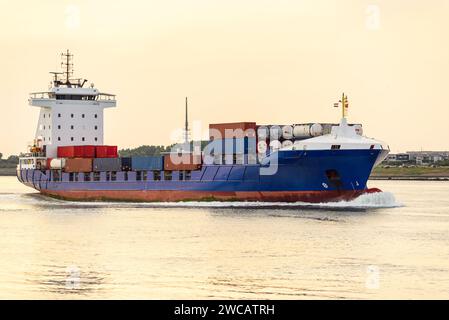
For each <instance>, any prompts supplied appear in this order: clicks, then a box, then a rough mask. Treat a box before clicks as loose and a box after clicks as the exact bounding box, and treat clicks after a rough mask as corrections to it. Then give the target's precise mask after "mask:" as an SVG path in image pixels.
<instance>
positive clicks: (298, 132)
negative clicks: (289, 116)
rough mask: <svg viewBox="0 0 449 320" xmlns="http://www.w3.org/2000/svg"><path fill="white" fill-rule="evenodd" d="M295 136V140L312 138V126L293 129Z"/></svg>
mask: <svg viewBox="0 0 449 320" xmlns="http://www.w3.org/2000/svg"><path fill="white" fill-rule="evenodd" d="M293 135H294V136H295V138H308V137H310V126H309V125H308V124H300V125H296V126H295V127H294V128H293Z"/></svg>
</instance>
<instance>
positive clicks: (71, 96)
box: [56, 94, 95, 100]
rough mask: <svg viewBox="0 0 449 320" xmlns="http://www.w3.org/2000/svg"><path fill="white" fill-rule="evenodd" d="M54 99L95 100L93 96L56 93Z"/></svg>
mask: <svg viewBox="0 0 449 320" xmlns="http://www.w3.org/2000/svg"><path fill="white" fill-rule="evenodd" d="M56 100H95V96H93V95H80V94H57V95H56Z"/></svg>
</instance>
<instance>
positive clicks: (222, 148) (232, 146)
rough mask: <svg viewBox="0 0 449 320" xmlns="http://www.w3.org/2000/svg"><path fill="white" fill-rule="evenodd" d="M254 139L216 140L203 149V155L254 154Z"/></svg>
mask: <svg viewBox="0 0 449 320" xmlns="http://www.w3.org/2000/svg"><path fill="white" fill-rule="evenodd" d="M256 148H257V145H256V138H249V137H245V138H228V139H216V140H213V141H211V142H209V144H208V145H207V146H206V147H205V148H204V153H205V154H248V153H256Z"/></svg>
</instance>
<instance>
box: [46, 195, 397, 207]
mask: <svg viewBox="0 0 449 320" xmlns="http://www.w3.org/2000/svg"><path fill="white" fill-rule="evenodd" d="M48 202H50V203H52V204H56V205H58V204H59V205H61V206H64V205H70V206H74V207H78V206H79V207H82V206H90V207H92V206H94V207H99V208H101V207H115V208H126V207H132V208H254V209H256V208H267V207H270V208H294V207H308V208H329V209H331V208H335V209H345V208H347V209H351V208H354V209H370V208H373V209H375V208H395V207H401V206H403V205H402V204H401V203H398V202H397V201H396V199H395V197H394V195H393V194H392V193H390V192H377V193H368V194H363V195H361V196H359V197H357V198H356V199H354V200H351V201H340V202H323V203H308V202H247V201H232V202H226V201H207V202H204V201H188V202H147V203H142V202H84V201H83V202H79V201H64V200H54V199H51V200H49V201H48Z"/></svg>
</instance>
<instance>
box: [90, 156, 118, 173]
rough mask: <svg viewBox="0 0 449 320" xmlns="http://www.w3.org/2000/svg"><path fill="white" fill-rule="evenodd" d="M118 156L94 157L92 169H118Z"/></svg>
mask: <svg viewBox="0 0 449 320" xmlns="http://www.w3.org/2000/svg"><path fill="white" fill-rule="evenodd" d="M120 169H121V161H120V158H95V159H94V160H93V171H97V172H98V171H120Z"/></svg>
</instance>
